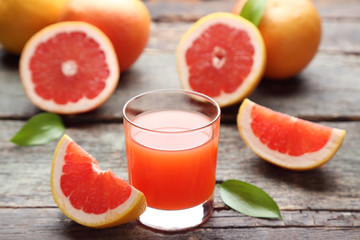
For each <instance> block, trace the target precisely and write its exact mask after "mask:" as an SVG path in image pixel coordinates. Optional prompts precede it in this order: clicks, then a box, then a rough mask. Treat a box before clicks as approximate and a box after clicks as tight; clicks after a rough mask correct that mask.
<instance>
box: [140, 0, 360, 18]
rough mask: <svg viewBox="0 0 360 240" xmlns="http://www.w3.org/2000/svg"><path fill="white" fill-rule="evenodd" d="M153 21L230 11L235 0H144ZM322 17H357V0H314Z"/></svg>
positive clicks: (359, 8) (358, 10)
mask: <svg viewBox="0 0 360 240" xmlns="http://www.w3.org/2000/svg"><path fill="white" fill-rule="evenodd" d="M144 2H145V4H146V6H147V7H148V9H149V11H150V14H151V16H152V18H153V20H155V21H194V20H196V19H198V18H200V17H202V16H204V15H206V14H209V13H213V12H230V11H231V10H232V8H233V7H234V5H235V3H236V2H237V0H205V1H204V0H203V1H196V0H185V1H168V0H146V1H144ZM313 2H314V4H315V5H316V7H317V9H318V11H319V14H320V15H321V17H322V18H326V19H327V18H329V19H338V20H342V19H359V17H360V16H359V12H360V4H359V0H345V1H344V0H314V1H313Z"/></svg>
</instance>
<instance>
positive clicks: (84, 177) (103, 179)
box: [51, 135, 146, 228]
mask: <svg viewBox="0 0 360 240" xmlns="http://www.w3.org/2000/svg"><path fill="white" fill-rule="evenodd" d="M51 189H52V194H53V197H54V200H55V202H56V203H57V205H58V207H59V208H60V210H61V211H62V212H63V213H64V214H65V215H66V216H68V217H69V218H70V219H72V220H74V221H76V222H78V223H80V224H82V225H85V226H89V227H94V228H105V227H112V226H116V225H119V224H123V223H126V222H129V221H132V220H134V219H136V218H138V217H139V216H140V215H141V214H142V213H143V212H144V210H145V207H146V200H145V197H144V194H143V193H141V192H139V191H138V190H136V189H135V188H134V187H132V186H131V185H129V184H128V183H127V182H126V181H125V180H123V179H122V178H120V177H118V176H117V175H115V174H114V173H113V172H112V171H111V170H107V171H102V170H101V168H100V167H99V164H98V162H97V160H96V159H95V158H94V157H93V156H91V155H90V154H89V153H87V152H86V151H85V150H84V149H82V148H81V147H80V146H79V145H78V144H76V143H75V142H74V141H73V140H72V139H71V138H70V137H69V136H67V135H64V136H63V137H62V139H61V140H60V142H59V144H58V146H57V148H56V150H55V153H54V158H53V164H52V169H51Z"/></svg>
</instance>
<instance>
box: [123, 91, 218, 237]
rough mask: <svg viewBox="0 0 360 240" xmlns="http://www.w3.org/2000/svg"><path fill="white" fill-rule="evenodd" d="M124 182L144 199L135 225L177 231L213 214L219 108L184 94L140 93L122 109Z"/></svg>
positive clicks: (197, 95)
mask: <svg viewBox="0 0 360 240" xmlns="http://www.w3.org/2000/svg"><path fill="white" fill-rule="evenodd" d="M123 116H124V130H125V143H126V156H127V163H128V172H129V181H130V184H132V185H133V186H134V187H135V188H137V189H138V190H140V191H142V192H143V193H144V194H145V197H146V201H147V209H146V211H145V213H144V214H142V215H141V216H140V218H139V221H140V222H141V223H142V224H144V225H146V226H148V227H151V228H155V229H159V230H165V231H179V230H184V229H188V228H191V227H194V226H197V225H199V224H201V223H203V222H205V221H206V220H207V219H208V218H209V217H210V216H211V214H212V212H213V193H214V189H215V172H216V161H217V149H218V139H219V128H220V107H219V106H218V104H217V103H216V102H215V101H214V100H212V99H211V98H209V97H207V96H205V95H203V94H200V93H196V92H192V91H186V90H176V89H174V90H157V91H151V92H147V93H143V94H140V95H138V96H136V97H134V98H132V99H130V100H129V101H128V102H127V103H126V104H125V106H124V109H123Z"/></svg>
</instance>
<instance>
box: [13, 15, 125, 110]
mask: <svg viewBox="0 0 360 240" xmlns="http://www.w3.org/2000/svg"><path fill="white" fill-rule="evenodd" d="M76 31H80V32H83V33H85V34H86V35H87V37H88V38H90V39H94V40H95V41H96V42H97V43H98V44H99V46H100V48H101V50H102V51H103V53H104V55H105V62H106V65H107V67H108V68H109V76H108V78H107V79H106V85H105V88H104V89H103V90H102V91H101V92H100V93H99V95H97V96H96V97H95V98H93V99H89V98H87V97H86V96H83V97H82V98H81V99H80V100H78V101H76V102H71V101H68V102H67V103H66V104H57V103H55V102H54V101H53V100H52V99H49V100H47V99H44V98H42V97H40V96H39V95H38V94H37V93H36V91H35V84H34V83H33V81H32V72H31V70H30V69H29V65H30V61H31V59H32V57H33V56H34V54H35V51H36V49H37V46H39V44H41V43H42V42H46V41H49V40H50V39H51V38H53V37H55V36H56V35H57V34H59V33H71V32H76ZM44 64H46V63H44ZM76 68H78V67H75V66H74V62H72V61H71V59H70V61H67V62H63V63H62V68H61V71H62V73H63V74H64V75H72V74H74V71H76V70H75V69H76ZM19 72H20V78H21V82H22V85H23V87H24V90H25V93H26V95H27V96H28V98H29V99H30V101H31V102H32V103H33V104H34V105H35V106H37V107H38V108H40V109H42V110H44V111H48V112H53V113H58V114H77V113H84V112H88V111H91V110H94V109H95V108H97V107H99V106H101V105H102V104H104V103H105V101H107V100H108V98H110V96H111V95H112V93H113V92H114V91H115V88H116V86H117V83H118V81H119V77H120V69H119V65H118V61H117V56H116V53H115V50H114V47H113V45H112V43H111V41H110V40H109V38H108V37H107V36H106V35H105V34H104V33H103V32H102V31H101V30H99V29H98V28H97V27H95V26H93V25H91V24H89V23H85V22H80V21H67V22H59V23H55V24H51V25H49V26H47V27H45V28H43V29H42V30H40V31H39V32H37V33H36V34H34V35H33V36H32V37H31V38H30V39H29V41H27V43H26V44H25V46H24V49H23V51H22V53H21V57H20V64H19Z"/></svg>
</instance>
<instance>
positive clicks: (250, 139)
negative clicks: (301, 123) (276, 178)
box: [237, 99, 346, 171]
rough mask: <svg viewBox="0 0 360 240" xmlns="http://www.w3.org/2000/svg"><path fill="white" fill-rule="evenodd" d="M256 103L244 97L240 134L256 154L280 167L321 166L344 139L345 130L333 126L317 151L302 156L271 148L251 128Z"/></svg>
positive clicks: (241, 107) (309, 168) (308, 168)
mask: <svg viewBox="0 0 360 240" xmlns="http://www.w3.org/2000/svg"><path fill="white" fill-rule="evenodd" d="M254 105H255V103H254V102H252V101H250V100H249V99H244V101H243V103H242V104H241V106H240V108H239V112H238V115H237V126H238V130H239V133H240V136H241V137H242V139H243V140H244V142H245V144H246V145H247V146H248V147H249V148H250V149H251V150H252V151H253V152H254V153H255V154H256V155H258V156H259V157H260V158H262V159H264V160H266V161H268V162H270V163H272V164H275V165H277V166H279V167H282V168H286V169H289V170H297V171H305V170H311V169H314V168H317V167H320V166H321V165H323V164H325V163H326V162H328V161H329V160H330V159H331V158H332V157H333V156H334V155H335V153H336V152H337V151H338V150H339V148H340V146H341V144H342V142H343V140H344V137H345V133H346V132H345V130H342V129H337V128H333V131H332V134H331V137H330V139H329V141H328V142H327V144H326V145H325V146H324V147H323V148H322V149H320V150H319V151H317V152H313V153H305V154H303V155H301V156H290V155H288V154H283V153H280V152H278V151H274V150H271V149H270V148H268V147H267V146H266V145H264V144H263V143H262V142H261V141H260V140H259V138H258V137H256V136H255V135H254V134H253V131H252V129H251V121H252V119H251V109H252V107H253V106H254ZM293 118H294V120H295V119H297V118H295V117H293Z"/></svg>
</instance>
